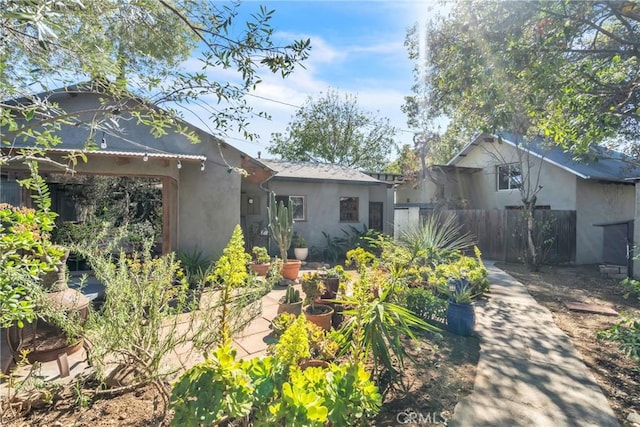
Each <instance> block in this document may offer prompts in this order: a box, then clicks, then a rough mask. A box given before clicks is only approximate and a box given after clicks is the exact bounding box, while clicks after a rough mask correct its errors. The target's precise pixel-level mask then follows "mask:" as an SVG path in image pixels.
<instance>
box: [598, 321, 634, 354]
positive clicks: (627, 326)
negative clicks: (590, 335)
mask: <svg viewBox="0 0 640 427" xmlns="http://www.w3.org/2000/svg"><path fill="white" fill-rule="evenodd" d="M598 338H600V339H607V340H611V341H617V342H618V344H619V347H620V350H622V351H623V352H624V353H625V354H626V355H627V356H629V357H631V358H632V359H633V360H635V362H636V363H637V364H638V365H640V318H639V317H637V316H630V315H624V316H623V319H622V320H621V321H619V322H618V323H616V324H615V325H613V326H612V327H611V328H610V329H608V330H606V331H600V332H598Z"/></svg>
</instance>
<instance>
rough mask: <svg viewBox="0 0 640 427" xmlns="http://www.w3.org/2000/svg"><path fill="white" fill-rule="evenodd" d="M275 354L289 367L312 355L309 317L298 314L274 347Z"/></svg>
mask: <svg viewBox="0 0 640 427" xmlns="http://www.w3.org/2000/svg"><path fill="white" fill-rule="evenodd" d="M274 355H275V357H276V359H278V361H279V362H281V363H282V364H283V365H284V366H287V367H289V368H291V367H293V366H296V365H297V364H298V363H299V362H300V360H303V359H308V358H309V357H310V356H311V349H310V347H309V337H308V328H307V319H306V318H305V317H304V316H303V315H300V316H298V318H296V320H294V322H293V323H292V324H291V325H289V327H288V328H287V329H286V330H285V331H284V332H283V334H282V335H281V336H280V339H279V340H278V342H277V343H276V345H275V347H274Z"/></svg>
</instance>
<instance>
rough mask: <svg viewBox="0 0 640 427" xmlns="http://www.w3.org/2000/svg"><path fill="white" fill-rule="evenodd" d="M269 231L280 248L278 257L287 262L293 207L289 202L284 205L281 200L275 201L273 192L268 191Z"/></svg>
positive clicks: (291, 233)
mask: <svg viewBox="0 0 640 427" xmlns="http://www.w3.org/2000/svg"><path fill="white" fill-rule="evenodd" d="M267 213H268V217H269V232H270V233H271V237H273V240H275V242H276V244H277V245H278V248H279V249H280V257H281V258H282V259H283V260H284V262H285V263H286V262H287V252H288V251H289V248H290V247H291V239H292V238H293V208H292V207H291V203H289V205H288V206H285V205H284V203H282V201H280V202H279V203H278V202H276V195H275V193H273V192H271V193H269V207H268V208H267Z"/></svg>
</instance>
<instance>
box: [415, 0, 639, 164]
mask: <svg viewBox="0 0 640 427" xmlns="http://www.w3.org/2000/svg"><path fill="white" fill-rule="evenodd" d="M639 22H640V5H638V3H636V2H628V1H597V2H595V1H588V2H586V1H559V0H555V1H542V0H532V1H527V2H513V1H484V0H466V1H460V2H456V3H454V4H453V6H452V10H451V13H450V14H449V15H448V16H446V17H440V18H439V19H437V20H435V21H434V22H432V23H431V24H430V25H429V26H428V28H427V29H426V31H425V32H424V33H423V32H422V31H420V28H419V27H418V26H416V27H415V28H414V29H413V30H411V31H410V32H409V33H408V36H407V42H406V44H407V46H408V49H409V53H410V56H411V57H412V58H413V59H414V61H415V85H414V89H413V91H414V95H413V96H411V97H409V98H408V99H407V102H406V104H405V110H406V111H407V113H408V114H409V117H410V120H414V123H425V122H429V121H431V120H433V119H434V118H436V117H438V116H442V115H444V116H447V117H448V118H449V119H450V120H451V121H450V124H449V127H448V129H447V132H445V135H444V136H443V140H444V141H449V143H450V144H449V147H448V155H449V156H450V155H451V154H452V153H453V152H454V151H455V150H456V149H457V148H459V147H460V145H461V144H463V143H464V142H467V141H468V140H469V139H468V137H469V135H470V134H472V133H474V132H478V131H500V130H508V131H511V132H515V133H519V134H522V135H525V136H536V135H540V136H544V137H545V138H546V139H547V140H550V141H553V142H554V143H556V144H559V145H562V146H564V147H565V148H568V149H571V150H575V151H576V152H584V151H586V150H587V149H588V147H589V146H590V145H591V144H596V143H600V142H602V141H603V140H606V139H608V138H611V137H613V136H619V135H623V136H625V137H634V138H635V137H638V134H639V133H640V128H639V127H638V118H639V117H640V116H639V113H640V110H638V108H639V107H640V105H639V104H638V101H639V99H638V96H639V93H638V88H639V85H638V81H640V66H639V65H640V64H639V63H638V52H639V48H640V31H639V30H640V28H639V25H638V24H639ZM445 151H447V150H445Z"/></svg>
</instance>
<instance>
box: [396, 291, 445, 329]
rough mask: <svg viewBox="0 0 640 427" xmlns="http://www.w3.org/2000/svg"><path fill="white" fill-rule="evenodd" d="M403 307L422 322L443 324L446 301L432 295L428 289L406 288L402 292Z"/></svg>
mask: <svg viewBox="0 0 640 427" xmlns="http://www.w3.org/2000/svg"><path fill="white" fill-rule="evenodd" d="M402 299H403V300H404V306H405V307H407V309H408V310H410V311H411V312H413V313H414V314H415V315H416V316H418V317H420V318H421V319H424V320H427V321H428V320H436V321H439V322H444V320H445V319H446V313H447V300H446V299H443V298H440V297H438V296H437V295H434V293H433V292H432V291H431V290H430V289H425V288H422V287H417V288H407V289H405V290H404V291H403V292H402Z"/></svg>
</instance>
